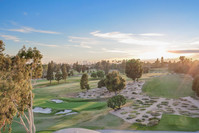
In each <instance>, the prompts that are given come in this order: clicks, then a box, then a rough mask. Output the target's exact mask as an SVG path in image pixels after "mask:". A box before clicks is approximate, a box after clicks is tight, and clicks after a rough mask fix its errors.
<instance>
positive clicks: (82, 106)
mask: <svg viewBox="0 0 199 133" xmlns="http://www.w3.org/2000/svg"><path fill="white" fill-rule="evenodd" d="M93 104H96V102H89V103H87V104H84V105H81V106H79V107H77V108H74V109H75V110H78V111H80V110H82V109H84V108H87V107H89V106H91V105H93Z"/></svg>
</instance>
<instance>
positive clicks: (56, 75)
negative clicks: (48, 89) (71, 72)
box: [55, 69, 62, 84]
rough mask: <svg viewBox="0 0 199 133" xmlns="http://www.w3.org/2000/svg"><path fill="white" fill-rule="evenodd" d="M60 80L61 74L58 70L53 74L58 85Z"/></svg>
mask: <svg viewBox="0 0 199 133" xmlns="http://www.w3.org/2000/svg"><path fill="white" fill-rule="evenodd" d="M61 79H62V74H61V72H60V70H59V69H58V70H57V71H56V74H55V80H57V82H58V84H59V81H60V80H61Z"/></svg>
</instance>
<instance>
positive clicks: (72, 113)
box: [66, 112, 77, 115]
mask: <svg viewBox="0 0 199 133" xmlns="http://www.w3.org/2000/svg"><path fill="white" fill-rule="evenodd" d="M74 114H77V112H71V113H67V114H66V115H74Z"/></svg>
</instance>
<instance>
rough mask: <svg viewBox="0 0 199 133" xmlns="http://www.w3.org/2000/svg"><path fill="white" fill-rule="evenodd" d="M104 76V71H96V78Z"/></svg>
mask: <svg viewBox="0 0 199 133" xmlns="http://www.w3.org/2000/svg"><path fill="white" fill-rule="evenodd" d="M104 76H105V74H104V71H97V77H98V78H104Z"/></svg>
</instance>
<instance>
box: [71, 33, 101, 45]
mask: <svg viewBox="0 0 199 133" xmlns="http://www.w3.org/2000/svg"><path fill="white" fill-rule="evenodd" d="M68 38H69V42H71V43H74V45H70V46H74V47H82V48H92V46H93V45H95V44H97V43H99V42H98V41H97V40H95V39H93V38H87V37H75V36H69V37H68ZM76 44H78V45H76ZM68 46H69V45H68Z"/></svg>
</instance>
